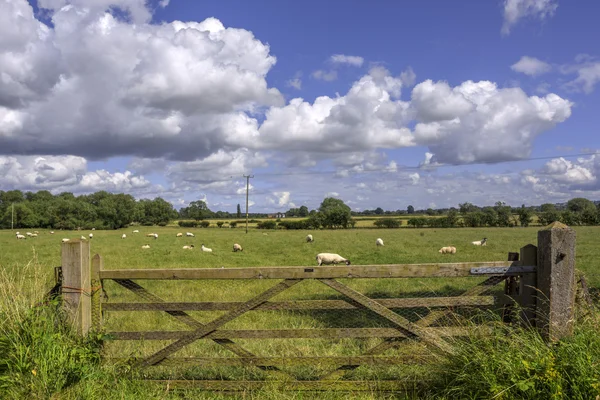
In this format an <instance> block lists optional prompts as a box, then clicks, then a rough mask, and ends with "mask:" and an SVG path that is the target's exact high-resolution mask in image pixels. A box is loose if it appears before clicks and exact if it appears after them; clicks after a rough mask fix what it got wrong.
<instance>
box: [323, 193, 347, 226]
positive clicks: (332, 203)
mask: <svg viewBox="0 0 600 400" xmlns="http://www.w3.org/2000/svg"><path fill="white" fill-rule="evenodd" d="M319 213H320V214H321V225H322V226H323V227H324V228H329V229H336V228H348V227H349V226H350V220H351V219H352V214H351V213H350V207H348V206H347V205H346V204H344V202H343V201H342V200H340V199H336V198H334V197H327V198H325V199H324V200H323V202H322V203H321V206H320V207H319Z"/></svg>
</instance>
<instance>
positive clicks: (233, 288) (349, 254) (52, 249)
mask: <svg viewBox="0 0 600 400" xmlns="http://www.w3.org/2000/svg"><path fill="white" fill-rule="evenodd" d="M133 229H134V228H129V229H123V230H115V231H94V232H93V233H94V238H93V239H92V240H91V252H92V255H93V254H101V255H102V257H103V259H104V267H105V269H122V268H132V269H134V268H232V267H251V266H315V265H316V261H315V255H316V254H317V253H319V252H334V253H339V254H341V255H342V256H344V257H346V258H348V259H350V260H351V261H352V264H353V265H361V264H362V265H366V264H400V263H402V264H404V263H411V264H414V263H430V262H466V261H503V260H506V258H507V253H508V252H518V251H519V248H520V247H522V246H524V245H526V244H528V243H533V244H536V243H537V231H538V229H539V228H486V229H481V228H479V229H468V228H460V229H390V230H387V229H360V230H335V231H325V230H323V231H310V232H309V231H286V230H277V231H259V230H256V229H251V230H250V231H249V233H248V234H246V233H245V230H244V229H243V228H240V227H238V228H236V229H225V228H224V229H218V228H208V229H206V228H205V229H201V228H178V227H165V228H156V227H136V228H135V229H139V230H140V233H133ZM186 231H190V232H193V233H194V234H195V235H196V237H194V238H188V237H185V236H184V237H181V238H177V237H176V233H177V232H183V233H184V235H185V232H186ZM576 231H577V259H576V263H577V268H578V269H579V270H581V271H583V272H585V273H586V274H587V276H588V282H589V284H590V286H594V287H600V261H599V260H598V258H597V257H596V253H595V250H596V249H597V239H596V238H597V237H598V234H599V233H600V227H578V228H576ZM150 232H156V233H158V234H159V238H158V239H157V240H154V239H152V238H147V237H145V234H146V233H150ZM21 233H22V234H23V233H24V232H23V231H21ZM88 233H89V231H79V232H77V231H70V232H67V231H62V232H61V231H57V232H56V233H55V234H54V235H51V234H50V233H49V232H48V231H40V233H39V236H38V237H37V238H28V239H27V240H16V239H15V236H14V232H11V231H1V232H0V249H1V251H0V267H1V269H2V271H3V274H6V275H9V276H13V277H14V276H20V278H21V279H23V280H25V283H24V285H25V286H27V279H32V280H33V278H35V279H39V280H40V281H43V282H45V283H44V285H43V286H44V288H45V290H47V289H49V288H50V287H51V284H52V282H51V277H52V272H53V267H54V266H58V265H60V262H61V258H60V257H61V256H60V252H61V239H62V238H72V239H75V238H78V237H80V236H81V235H84V236H87V235H88ZM123 233H125V234H127V238H126V239H121V235H122V234H123ZM307 233H311V234H312V235H313V236H314V238H315V242H314V243H306V242H305V236H306V234H307ZM484 236H485V237H487V238H488V245H487V246H485V247H478V246H473V245H471V244H470V242H471V241H474V240H479V239H481V238H483V237H484ZM378 237H381V238H382V239H383V240H384V242H385V246H384V247H380V248H377V247H376V245H375V239H376V238H378ZM202 243H204V244H205V246H207V247H210V248H212V249H213V252H212V253H203V252H202V251H201V250H200V245H201V244H202ZM233 243H239V244H241V245H242V246H243V248H244V251H243V252H237V253H234V252H232V246H233ZM144 244H149V245H150V246H151V248H150V249H142V248H141V246H142V245H144ZM189 244H194V245H195V246H196V248H195V249H194V250H192V251H188V250H183V249H182V246H183V245H189ZM442 246H455V247H456V248H457V253H456V254H454V255H441V254H439V253H438V252H437V250H438V249H439V248H440V247H442ZM481 279H482V278H443V279H442V278H425V279H352V280H343V281H344V283H346V284H348V285H349V286H350V287H353V288H354V289H356V290H358V291H360V292H362V293H365V294H367V295H368V296H370V297H374V298H376V297H419V296H421V297H423V296H440V295H456V294H459V293H460V292H461V291H463V290H464V289H466V288H468V287H471V286H473V285H475V284H476V283H477V282H479V281H480V280H481ZM139 282H140V283H142V285H143V286H144V287H145V288H147V289H148V290H149V291H150V292H152V293H154V294H156V295H158V296H160V297H161V298H163V299H164V300H166V301H244V300H247V299H250V298H252V297H253V296H256V295H257V293H260V292H262V291H264V290H266V289H267V288H268V287H271V286H273V285H274V284H275V283H276V281H273V280H251V281H247V280H246V281H235V282H234V281H168V282H167V281H139ZM105 289H106V291H107V294H108V296H109V297H108V301H109V302H124V301H138V300H139V299H137V298H136V297H135V295H133V294H131V292H129V291H127V290H125V289H123V288H122V287H120V286H118V285H117V284H115V283H114V282H112V281H107V282H106V283H105ZM498 289H499V290H501V289H502V287H498ZM42 291H43V290H40V289H39V288H38V289H37V290H36V293H35V294H33V295H34V296H35V297H37V298H38V299H39V296H40V295H41V294H42V293H41V292H42ZM2 294H5V293H2ZM339 298H341V296H340V295H338V294H336V293H335V292H334V291H333V290H331V289H329V288H327V287H325V286H324V285H322V284H320V283H318V282H315V281H305V282H302V283H300V284H299V285H297V287H294V288H293V289H291V290H290V291H289V292H285V293H282V294H281V295H279V296H277V297H275V298H274V299H272V300H274V301H281V300H290V299H339ZM399 312H400V313H401V314H402V315H403V316H405V317H406V318H408V319H414V320H416V319H418V317H417V315H416V314H415V313H416V311H415V310H412V311H411V310H402V311H399ZM223 313H224V312H218V311H210V312H207V311H204V312H190V313H189V314H190V315H192V316H193V317H194V318H197V319H198V320H199V321H201V322H203V323H206V322H209V321H211V320H212V319H214V318H216V317H218V316H220V315H222V314H223ZM104 323H105V328H106V329H107V330H109V331H144V330H146V331H149V330H185V329H189V328H188V327H186V326H185V325H183V324H181V323H179V322H177V321H174V320H173V318H171V317H169V316H167V315H166V314H165V313H164V312H152V311H147V312H136V313H130V312H110V313H106V315H105V320H104ZM388 326H389V323H387V322H386V321H383V320H381V319H378V318H373V317H372V316H370V315H368V313H365V312H362V311H358V310H354V311H348V310H345V311H344V310H342V311H320V312H315V311H295V312H292V311H256V312H251V313H248V314H246V315H244V316H242V317H241V318H239V319H236V320H234V321H232V322H230V323H228V324H226V325H225V326H224V327H223V329H307V328H332V327H334V328H335V327H340V328H343V327H388ZM379 341H380V339H377V338H371V339H336V340H331V339H268V340H251V339H239V340H237V339H236V340H235V342H236V343H238V344H240V345H241V346H243V347H244V348H245V349H247V350H249V351H251V352H253V353H254V354H256V355H260V356H350V355H359V354H361V353H362V352H364V351H365V350H367V349H369V348H371V347H373V346H374V345H376V344H377V343H378V342H379ZM168 343H169V342H168V341H146V342H139V341H109V342H107V343H106V345H105V346H104V350H103V354H104V356H105V357H116V358H123V357H130V356H140V355H148V354H151V353H152V352H154V351H156V350H158V349H160V348H161V347H163V346H164V345H166V344H168ZM421 350H423V349H422V348H421V347H420V345H418V344H414V345H411V346H405V347H402V348H400V349H397V350H396V349H394V350H391V351H388V352H387V353H386V355H401V354H406V352H417V351H421ZM198 354H201V355H203V356H207V357H214V356H220V357H230V356H232V353H230V352H229V351H228V350H225V349H223V348H222V347H221V346H219V345H217V344H215V343H214V342H212V341H209V340H203V341H199V342H196V343H194V344H193V345H191V346H189V347H186V348H184V349H182V350H180V351H179V352H178V353H177V356H191V355H196V356H197V355H198ZM422 368H423V367H420V366H416V367H411V368H406V367H405V366H394V367H385V368H379V367H369V368H367V367H361V368H359V369H357V370H356V371H353V372H351V373H350V374H349V375H348V376H349V377H350V378H354V379H397V378H399V377H407V378H410V377H419V376H421V375H422V374H423V373H424V370H423V369H422ZM287 371H288V372H291V373H293V374H294V375H295V376H297V377H299V378H300V379H315V378H316V377H318V376H320V375H322V374H323V373H324V372H325V371H327V369H323V368H320V367H319V366H310V367H308V366H304V367H290V368H289V369H287ZM152 374H153V375H152V376H154V377H157V378H166V377H183V378H191V377H195V378H204V379H222V378H224V379H264V378H266V374H265V373H264V372H263V371H260V370H258V369H255V368H251V369H248V368H242V367H218V366H215V367H208V368H201V369H200V368H191V369H179V368H169V369H162V368H157V369H155V370H154V372H153V373H152Z"/></svg>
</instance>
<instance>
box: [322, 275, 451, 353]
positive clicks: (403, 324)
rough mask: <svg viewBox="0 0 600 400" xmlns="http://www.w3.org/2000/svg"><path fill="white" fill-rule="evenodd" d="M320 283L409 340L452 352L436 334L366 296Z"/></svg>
mask: <svg viewBox="0 0 600 400" xmlns="http://www.w3.org/2000/svg"><path fill="white" fill-rule="evenodd" d="M320 281H321V282H323V283H324V284H325V285H327V286H329V287H330V288H332V289H335V290H337V291H338V292H340V293H342V294H343V295H345V296H347V297H349V298H350V299H352V300H353V301H355V302H356V303H358V304H360V305H362V306H363V307H364V308H366V309H368V310H371V311H373V312H374V313H376V314H378V315H380V316H382V317H383V318H385V319H387V320H388V321H390V322H392V323H393V324H395V325H396V326H397V327H398V328H399V329H400V330H401V331H402V332H403V333H404V334H406V335H407V336H408V337H409V338H411V339H417V338H419V339H421V340H422V341H423V342H425V343H427V344H430V345H433V346H434V347H436V348H438V349H440V350H442V351H444V352H446V353H452V352H453V350H452V347H451V346H450V345H449V344H448V343H447V342H445V341H444V340H443V339H441V338H440V337H439V336H437V335H436V334H434V333H432V332H431V331H426V330H424V329H422V328H421V327H419V326H418V325H416V324H414V323H412V322H410V321H409V320H407V319H406V318H404V317H402V316H400V315H398V314H396V313H395V312H393V311H391V310H390V309H388V308H386V307H384V306H382V305H381V304H379V303H377V302H376V301H374V300H372V299H369V298H368V297H367V296H365V295H363V294H361V293H359V292H357V291H355V290H354V289H351V288H349V287H348V286H346V285H343V284H341V283H339V282H338V281H336V280H333V279H320Z"/></svg>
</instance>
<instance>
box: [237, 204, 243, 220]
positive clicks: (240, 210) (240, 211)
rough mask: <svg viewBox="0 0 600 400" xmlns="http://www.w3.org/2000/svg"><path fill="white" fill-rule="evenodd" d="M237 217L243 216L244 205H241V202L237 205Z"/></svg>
mask: <svg viewBox="0 0 600 400" xmlns="http://www.w3.org/2000/svg"><path fill="white" fill-rule="evenodd" d="M236 217H237V218H242V207H240V204H239V203H238V205H237V213H236Z"/></svg>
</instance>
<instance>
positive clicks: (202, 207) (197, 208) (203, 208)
mask: <svg viewBox="0 0 600 400" xmlns="http://www.w3.org/2000/svg"><path fill="white" fill-rule="evenodd" d="M179 214H180V215H181V216H182V217H183V218H191V219H195V220H196V221H200V220H203V219H206V218H210V217H212V216H213V212H212V211H210V209H209V208H208V206H207V205H206V202H205V201H203V200H198V201H192V202H191V203H190V205H189V206H188V207H184V208H182V209H181V210H180V211H179Z"/></svg>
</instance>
